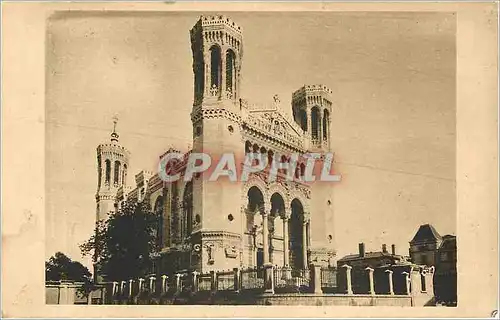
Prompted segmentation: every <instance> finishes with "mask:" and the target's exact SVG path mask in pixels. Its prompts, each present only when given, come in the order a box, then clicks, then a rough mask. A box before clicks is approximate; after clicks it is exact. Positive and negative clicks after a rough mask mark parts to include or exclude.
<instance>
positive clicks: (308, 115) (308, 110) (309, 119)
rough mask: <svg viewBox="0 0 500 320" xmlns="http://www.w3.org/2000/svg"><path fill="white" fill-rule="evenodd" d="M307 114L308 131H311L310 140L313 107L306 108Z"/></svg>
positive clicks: (310, 136) (310, 137) (310, 132)
mask: <svg viewBox="0 0 500 320" xmlns="http://www.w3.org/2000/svg"><path fill="white" fill-rule="evenodd" d="M306 115H307V132H308V133H309V135H308V136H309V140H311V139H312V128H311V109H310V108H307V109H306Z"/></svg>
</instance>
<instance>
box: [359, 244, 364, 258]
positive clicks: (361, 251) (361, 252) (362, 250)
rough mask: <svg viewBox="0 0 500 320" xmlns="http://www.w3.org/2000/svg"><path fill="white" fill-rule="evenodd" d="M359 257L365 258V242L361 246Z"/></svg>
mask: <svg viewBox="0 0 500 320" xmlns="http://www.w3.org/2000/svg"><path fill="white" fill-rule="evenodd" d="M359 256H360V257H364V256H365V244H364V243H363V242H361V243H360V244H359Z"/></svg>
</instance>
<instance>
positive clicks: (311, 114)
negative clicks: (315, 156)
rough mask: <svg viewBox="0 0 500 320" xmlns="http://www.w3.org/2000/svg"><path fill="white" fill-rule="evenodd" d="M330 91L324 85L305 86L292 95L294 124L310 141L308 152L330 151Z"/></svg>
mask: <svg viewBox="0 0 500 320" xmlns="http://www.w3.org/2000/svg"><path fill="white" fill-rule="evenodd" d="M331 94H332V90H330V89H329V88H327V87H326V86H324V85H321V84H319V85H305V86H303V87H302V88H300V89H298V90H297V91H295V92H294V93H293V95H292V111H293V117H294V119H295V122H296V123H297V124H298V125H299V126H300V127H301V128H302V130H304V132H306V133H307V137H308V139H310V144H309V149H310V150H309V151H323V152H328V151H330V122H331V117H330V115H331V114H332V99H331Z"/></svg>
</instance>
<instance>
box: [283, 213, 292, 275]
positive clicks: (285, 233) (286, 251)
mask: <svg viewBox="0 0 500 320" xmlns="http://www.w3.org/2000/svg"><path fill="white" fill-rule="evenodd" d="M281 218H282V220H283V266H284V267H288V266H290V250H289V248H288V245H289V243H290V239H289V237H290V235H289V234H288V222H289V221H290V212H285V213H284V214H283V216H282V217H281Z"/></svg>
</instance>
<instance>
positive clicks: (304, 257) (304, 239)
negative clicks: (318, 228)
mask: <svg viewBox="0 0 500 320" xmlns="http://www.w3.org/2000/svg"><path fill="white" fill-rule="evenodd" d="M308 223H309V215H308V214H306V213H304V216H303V220H302V261H303V262H302V263H303V265H304V269H307V268H308V265H307V224H308Z"/></svg>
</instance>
